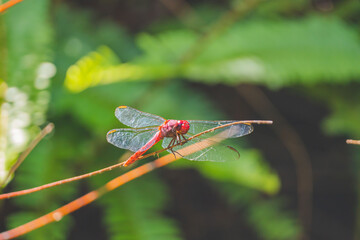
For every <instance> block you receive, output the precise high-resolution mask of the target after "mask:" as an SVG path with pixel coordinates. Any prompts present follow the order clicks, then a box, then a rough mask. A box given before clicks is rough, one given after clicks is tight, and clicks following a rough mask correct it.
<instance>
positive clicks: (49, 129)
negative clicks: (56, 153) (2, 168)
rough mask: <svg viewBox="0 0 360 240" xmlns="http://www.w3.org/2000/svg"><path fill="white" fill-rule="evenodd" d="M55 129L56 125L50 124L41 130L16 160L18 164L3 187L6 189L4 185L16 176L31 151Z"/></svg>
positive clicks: (9, 173)
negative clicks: (15, 173)
mask: <svg viewBox="0 0 360 240" xmlns="http://www.w3.org/2000/svg"><path fill="white" fill-rule="evenodd" d="M53 129H54V124H53V123H49V124H48V125H46V127H44V128H43V130H41V132H40V133H39V134H38V135H37V136H36V137H35V138H34V140H33V141H32V142H31V143H30V144H29V146H28V147H27V148H26V149H25V151H24V152H22V153H21V154H20V156H19V158H18V159H17V160H16V163H15V164H14V165H12V167H11V169H10V171H9V172H8V174H7V176H6V178H5V179H4V181H3V182H2V183H1V186H2V187H4V185H5V184H6V183H7V182H8V180H9V178H10V177H11V176H12V175H13V174H14V172H15V171H16V169H17V168H18V167H19V166H20V165H21V164H22V163H23V162H24V160H25V159H26V157H27V156H28V155H29V154H30V153H31V151H32V150H33V149H34V148H35V147H36V145H37V144H38V143H39V142H40V141H41V140H42V139H43V138H44V137H45V136H46V135H48V134H49V133H51V132H52V130H53Z"/></svg>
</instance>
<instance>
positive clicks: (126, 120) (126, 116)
mask: <svg viewBox="0 0 360 240" xmlns="http://www.w3.org/2000/svg"><path fill="white" fill-rule="evenodd" d="M115 116H116V117H117V119H119V121H120V122H122V123H123V124H125V125H127V126H129V127H132V128H142V127H150V126H159V125H161V124H163V123H164V122H165V121H166V119H164V118H162V117H160V116H157V115H154V114H150V113H146V112H142V111H139V110H137V109H135V108H132V107H127V106H120V107H118V108H116V110H115Z"/></svg>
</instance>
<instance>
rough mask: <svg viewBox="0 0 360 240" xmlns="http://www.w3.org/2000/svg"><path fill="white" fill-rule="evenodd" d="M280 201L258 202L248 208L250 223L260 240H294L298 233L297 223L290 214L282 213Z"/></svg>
mask: <svg viewBox="0 0 360 240" xmlns="http://www.w3.org/2000/svg"><path fill="white" fill-rule="evenodd" d="M282 205H284V204H283V203H282V202H281V201H279V200H277V199H274V200H266V201H258V202H256V203H255V204H252V205H251V207H250V208H249V220H250V223H252V225H253V226H254V227H255V228H256V230H257V231H256V232H257V233H258V234H259V235H260V236H261V237H262V239H269V240H281V239H284V240H286V239H294V238H295V236H297V235H298V233H299V227H298V226H297V222H296V220H295V219H294V216H292V214H291V213H289V212H285V211H282V210H281V208H282Z"/></svg>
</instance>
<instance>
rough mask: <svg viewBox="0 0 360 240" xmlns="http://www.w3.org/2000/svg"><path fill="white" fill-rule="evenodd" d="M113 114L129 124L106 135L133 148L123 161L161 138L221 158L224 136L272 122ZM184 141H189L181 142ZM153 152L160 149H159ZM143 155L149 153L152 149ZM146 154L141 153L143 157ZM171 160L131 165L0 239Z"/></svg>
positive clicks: (202, 156) (125, 110) (56, 217)
mask: <svg viewBox="0 0 360 240" xmlns="http://www.w3.org/2000/svg"><path fill="white" fill-rule="evenodd" d="M115 115H116V117H117V118H118V119H119V120H120V121H121V122H122V123H124V124H125V125H127V126H130V127H131V128H123V129H114V130H111V131H109V132H108V134H107V139H108V141H109V142H110V143H113V144H114V145H115V146H119V147H121V148H125V149H129V150H132V151H134V152H135V153H134V154H133V155H132V156H131V157H130V158H129V159H128V160H127V161H126V162H127V165H129V164H131V163H132V162H134V161H136V160H138V158H142V155H143V154H144V153H145V152H146V151H147V150H148V149H150V148H151V147H152V146H153V145H155V144H156V143H157V142H159V141H160V140H163V146H166V147H169V148H171V149H163V150H168V151H170V152H173V151H174V150H175V151H178V153H179V154H180V156H182V157H184V158H187V159H190V160H212V161H225V158H224V155H226V154H223V153H224V152H223V151H222V149H221V148H223V150H224V149H225V150H229V149H231V150H232V148H229V147H228V146H225V145H221V144H219V143H220V142H221V141H222V140H224V139H227V138H236V137H241V136H244V135H247V134H249V133H251V132H252V131H253V127H252V126H251V124H272V121H268V120H247V121H200V120H191V121H186V120H166V119H164V118H162V117H159V116H156V115H153V114H150V113H145V112H141V111H139V110H136V109H134V108H131V107H127V106H120V107H118V108H117V109H116V111H115ZM187 144H189V145H188V146H183V145H187ZM157 152H161V150H159V151H157ZM228 152H229V153H232V154H234V152H235V153H236V150H235V151H228ZM155 153H156V152H155ZM147 155H149V156H152V155H153V153H151V154H147ZM147 155H146V156H147ZM235 155H236V154H235ZM146 156H143V158H144V157H146ZM175 160H176V156H175V157H174V156H171V154H168V155H166V156H163V157H161V158H159V159H157V160H154V161H153V162H150V163H146V164H144V165H141V166H139V167H137V168H135V169H132V170H130V171H128V172H126V173H124V174H122V175H120V176H118V177H116V178H114V179H113V180H111V181H109V182H108V183H106V184H105V185H103V186H102V187H100V188H98V189H96V190H93V191H91V192H89V193H87V194H85V195H83V196H81V197H79V198H77V199H75V200H73V201H71V202H70V203H68V204H66V205H64V206H62V207H60V208H58V209H55V210H54V211H52V212H50V213H48V214H45V215H43V216H41V217H39V218H36V219H34V220H32V221H30V222H27V223H24V224H23V225H20V226H18V227H16V228H14V229H10V230H8V231H5V232H2V233H0V240H2V239H12V238H16V237H19V236H21V235H24V234H26V233H28V232H31V231H33V230H35V229H38V228H40V227H42V226H44V225H47V224H49V223H51V222H55V221H60V220H61V219H62V218H63V217H64V216H66V215H68V214H69V213H71V212H74V211H76V210H78V209H80V208H82V207H84V206H86V205H87V204H89V203H91V202H93V201H95V200H96V199H98V198H99V197H101V196H102V195H104V194H106V193H108V192H110V191H112V190H114V189H116V188H118V187H120V186H122V185H124V184H125V183H128V182H130V181H131V180H133V179H136V178H138V177H140V176H142V175H144V174H146V173H149V172H151V171H152V170H154V169H156V168H159V167H162V166H165V165H167V164H169V163H171V162H173V161H175ZM128 161H129V162H128ZM126 162H125V163H126ZM125 163H124V164H125ZM120 165H121V164H115V165H113V166H110V167H107V168H104V169H101V170H97V171H94V172H91V173H87V174H83V175H80V176H77V177H72V178H69V179H64V180H60V181H57V182H53V183H50V184H46V185H43V186H39V187H35V188H32V189H27V190H21V191H18V192H13V193H8V194H0V199H2V198H9V197H14V196H21V195H25V194H29V193H32V192H36V191H40V190H43V189H46V188H49V187H53V186H57V185H60V184H63V183H67V182H72V181H76V180H80V179H83V178H86V177H90V176H94V175H96V174H100V173H103V172H105V171H109V170H112V169H114V168H115V167H117V166H120Z"/></svg>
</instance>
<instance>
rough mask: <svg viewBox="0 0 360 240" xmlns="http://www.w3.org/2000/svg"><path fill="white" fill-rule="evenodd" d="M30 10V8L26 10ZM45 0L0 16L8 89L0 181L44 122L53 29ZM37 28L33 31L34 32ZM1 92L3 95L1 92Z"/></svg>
mask: <svg viewBox="0 0 360 240" xmlns="http://www.w3.org/2000/svg"><path fill="white" fill-rule="evenodd" d="M29 9H31V11H29ZM47 13H48V1H47V0H40V1H32V0H30V1H25V2H24V3H23V4H21V5H19V6H16V7H14V8H13V9H12V11H9V12H8V13H7V14H5V15H4V16H3V17H1V25H2V24H3V25H2V27H1V30H0V39H1V40H0V41H1V42H0V44H1V48H3V47H4V46H5V47H6V51H4V50H3V49H1V50H2V51H1V53H5V54H4V55H2V54H1V58H2V57H3V56H5V57H6V59H1V60H0V64H1V65H2V63H3V64H4V65H2V66H1V67H0V68H1V71H0V74H1V76H0V79H2V80H6V85H5V84H2V86H1V89H2V91H4V88H7V92H6V94H4V95H5V96H2V97H5V102H4V104H2V106H1V124H2V126H6V128H5V130H3V131H1V133H0V134H1V135H2V136H1V140H2V141H1V142H2V143H1V144H2V147H4V148H5V149H6V150H5V151H2V153H3V154H4V155H2V157H1V158H3V156H4V157H5V159H4V161H3V160H2V161H1V166H0V182H1V183H2V182H3V181H4V178H5V177H6V176H7V174H8V171H9V169H10V168H11V166H12V165H13V164H14V162H15V161H16V159H17V157H18V155H19V154H20V153H21V152H22V151H24V150H25V148H26V147H27V145H28V144H29V142H30V140H31V139H33V138H34V136H35V134H36V133H37V132H39V129H38V126H39V125H41V124H43V123H44V122H45V113H46V110H47V105H48V101H49V97H50V96H49V93H48V92H47V87H48V85H49V81H50V80H49V78H50V77H52V76H53V75H54V68H55V67H54V66H53V65H52V64H51V63H48V62H46V61H48V60H49V55H50V53H51V50H50V49H49V48H48V47H49V45H50V42H51V39H52V32H51V28H50V25H49V22H48V17H47ZM34 29H36V31H34ZM1 95H3V94H1ZM1 102H2V101H1Z"/></svg>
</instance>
